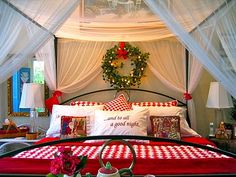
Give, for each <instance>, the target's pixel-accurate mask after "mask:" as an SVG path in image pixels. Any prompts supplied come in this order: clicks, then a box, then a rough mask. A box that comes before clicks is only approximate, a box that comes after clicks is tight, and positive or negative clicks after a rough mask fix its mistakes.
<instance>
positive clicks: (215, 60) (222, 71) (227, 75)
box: [145, 0, 236, 97]
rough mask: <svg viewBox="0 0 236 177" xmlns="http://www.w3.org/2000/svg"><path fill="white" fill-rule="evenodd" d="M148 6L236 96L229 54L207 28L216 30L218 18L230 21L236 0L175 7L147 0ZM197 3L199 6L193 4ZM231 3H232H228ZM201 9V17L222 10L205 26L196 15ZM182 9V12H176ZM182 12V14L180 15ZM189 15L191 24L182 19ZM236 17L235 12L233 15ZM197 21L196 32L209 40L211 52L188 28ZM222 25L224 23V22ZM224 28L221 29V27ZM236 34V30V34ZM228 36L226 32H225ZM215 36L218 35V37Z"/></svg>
mask: <svg viewBox="0 0 236 177" xmlns="http://www.w3.org/2000/svg"><path fill="white" fill-rule="evenodd" d="M145 2H146V3H147V5H148V7H149V8H150V9H152V11H153V12H154V13H155V14H156V15H157V16H159V17H160V18H161V19H162V20H163V21H165V23H166V25H167V26H168V27H169V28H170V29H171V30H172V31H173V32H174V33H175V34H176V35H177V36H178V37H179V39H180V40H181V41H182V42H183V43H184V44H185V45H186V46H188V49H189V50H190V51H191V53H192V54H193V55H194V56H195V57H196V58H197V59H198V60H199V62H200V63H201V64H202V65H203V66H204V67H205V69H207V70H208V71H209V72H210V73H211V74H212V75H213V76H214V77H215V79H216V80H218V81H219V82H221V83H222V85H224V87H225V88H226V89H227V91H228V92H229V93H230V94H231V95H232V96H234V97H236V89H235V85H236V71H235V70H234V69H233V67H232V64H231V62H230V61H229V59H228V57H224V58H223V57H221V56H220V54H219V46H218V48H217V45H216V44H214V43H213V41H214V40H211V37H212V36H211V35H210V36H209V35H208V32H209V29H208V30H207V31H205V28H206V24H207V25H208V28H210V29H211V30H212V31H213V32H214V30H216V27H217V25H218V21H219V20H220V21H224V20H227V17H228V16H227V14H228V13H230V10H229V8H232V9H235V8H236V1H224V0H205V1H203V0H199V1H195V0H189V1H184V0H180V1H176V2H178V3H175V4H174V5H173V6H171V7H169V6H168V4H167V1H165V0H158V1H150V0H145ZM194 3H195V5H196V6H195V5H193V4H194ZM227 3H228V4H227ZM196 7H197V9H198V11H200V12H205V13H200V15H199V16H205V18H207V17H208V16H209V15H210V14H211V13H208V12H213V11H214V10H215V9H217V8H218V7H220V10H218V11H216V12H215V13H213V14H212V15H211V16H210V17H209V18H208V19H207V20H206V22H203V24H202V25H200V26H197V25H198V24H199V22H201V21H199V19H198V17H199V16H195V15H194V10H195V9H196ZM176 12H178V15H177V14H176ZM180 14H182V15H180ZM185 15H187V16H188V17H190V18H189V19H188V20H189V21H188V23H186V21H183V20H182V19H183V18H184V17H185ZM233 17H234V18H235V15H233ZM230 20H231V21H230V22H229V23H230V24H233V23H234V22H232V20H233V19H232V18H231V19H230ZM189 23H191V24H195V26H196V27H197V28H195V29H194V33H198V34H199V35H200V36H201V38H202V39H204V40H203V41H202V42H203V43H205V45H204V46H207V51H206V50H204V48H202V47H201V45H200V42H199V41H198V40H197V39H196V38H194V36H193V35H190V33H189V29H188V28H187V27H186V26H188V24H189ZM221 26H222V25H221ZM218 29H219V30H220V28H218ZM230 29H232V25H227V24H226V25H224V31H223V32H227V34H228V31H234V30H235V29H234V30H230ZM233 33H234V32H233ZM234 34H235V33H234ZM224 35H225V34H224ZM214 37H215V36H214ZM230 41H231V42H232V41H235V38H231V39H230Z"/></svg>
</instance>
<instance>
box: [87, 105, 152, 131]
mask: <svg viewBox="0 0 236 177" xmlns="http://www.w3.org/2000/svg"><path fill="white" fill-rule="evenodd" d="M148 116H149V112H148V109H146V108H140V109H136V110H130V111H101V110H96V111H95V121H94V127H93V128H92V133H91V135H140V136H147V117H148Z"/></svg>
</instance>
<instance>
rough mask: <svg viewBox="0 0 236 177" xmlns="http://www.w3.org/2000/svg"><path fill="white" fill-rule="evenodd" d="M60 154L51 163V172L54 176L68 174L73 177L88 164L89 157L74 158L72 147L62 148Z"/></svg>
mask: <svg viewBox="0 0 236 177" xmlns="http://www.w3.org/2000/svg"><path fill="white" fill-rule="evenodd" d="M58 150H59V153H58V154H56V155H55V159H53V160H52V161H51V167H50V172H51V174H53V175H63V174H66V175H68V176H71V175H73V174H76V173H78V172H79V170H80V169H82V168H83V167H84V165H85V163H86V160H87V157H86V156H85V157H84V156H79V157H78V156H73V155H72V151H71V148H70V147H64V146H63V147H60V148H59V149H58Z"/></svg>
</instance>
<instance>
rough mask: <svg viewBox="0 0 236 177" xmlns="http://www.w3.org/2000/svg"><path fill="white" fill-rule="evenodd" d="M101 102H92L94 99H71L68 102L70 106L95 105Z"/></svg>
mask: <svg viewBox="0 0 236 177" xmlns="http://www.w3.org/2000/svg"><path fill="white" fill-rule="evenodd" d="M102 104H104V103H102V102H94V101H72V102H71V103H70V105H71V106H97V105H102Z"/></svg>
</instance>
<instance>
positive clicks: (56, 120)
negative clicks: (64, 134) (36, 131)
mask: <svg viewBox="0 0 236 177" xmlns="http://www.w3.org/2000/svg"><path fill="white" fill-rule="evenodd" d="M102 109H103V105H97V106H69V105H53V109H52V114H51V121H50V126H49V129H48V130H47V132H46V137H60V132H61V116H86V117H87V119H86V121H87V122H86V130H87V134H88V135H89V134H90V131H91V130H90V128H91V125H90V123H92V124H93V118H94V111H95V110H102Z"/></svg>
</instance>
